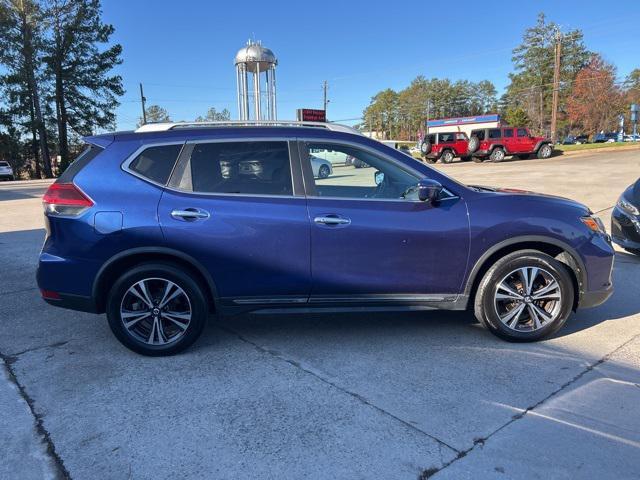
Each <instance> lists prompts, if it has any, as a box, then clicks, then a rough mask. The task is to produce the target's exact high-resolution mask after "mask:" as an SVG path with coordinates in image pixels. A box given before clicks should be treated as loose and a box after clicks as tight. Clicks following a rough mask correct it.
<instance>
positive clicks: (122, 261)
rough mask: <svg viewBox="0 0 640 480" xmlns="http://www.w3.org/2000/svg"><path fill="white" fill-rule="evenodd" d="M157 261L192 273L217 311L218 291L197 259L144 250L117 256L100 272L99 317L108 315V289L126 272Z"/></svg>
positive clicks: (97, 288) (97, 286)
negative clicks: (171, 264) (137, 266)
mask: <svg viewBox="0 0 640 480" xmlns="http://www.w3.org/2000/svg"><path fill="white" fill-rule="evenodd" d="M153 261H165V262H171V263H174V264H177V265H178V266H180V267H182V268H184V269H186V270H188V271H189V272H190V273H191V274H192V275H193V276H194V278H195V279H196V280H197V281H198V283H200V284H201V285H202V287H203V288H204V294H205V296H206V298H207V303H208V305H209V309H210V311H212V312H214V311H215V310H216V306H217V302H218V298H219V297H218V290H217V288H216V285H215V283H214V281H213V279H212V278H211V275H210V274H209V272H207V270H206V269H205V268H204V267H203V266H202V265H201V264H200V263H199V262H198V261H197V260H196V259H194V258H193V257H191V256H190V255H187V254H186V253H183V252H181V251H179V250H174V249H171V248H166V247H140V248H133V249H130V250H125V251H123V252H120V253H117V254H116V255H114V256H113V257H111V258H110V259H109V260H107V261H106V262H105V263H104V265H102V267H101V268H100V270H99V271H98V273H97V275H96V278H95V280H94V282H93V287H92V297H93V299H94V302H95V305H96V308H97V311H98V313H102V312H104V311H105V305H106V299H107V294H108V286H109V285H110V284H112V283H113V282H114V281H115V280H116V279H117V278H118V277H119V276H120V275H122V273H124V272H125V271H126V270H128V269H130V268H132V267H134V266H136V265H139V264H141V263H148V262H153Z"/></svg>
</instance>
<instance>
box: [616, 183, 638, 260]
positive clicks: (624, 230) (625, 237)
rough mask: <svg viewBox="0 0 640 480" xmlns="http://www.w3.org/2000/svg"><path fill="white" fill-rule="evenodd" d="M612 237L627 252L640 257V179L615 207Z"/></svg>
mask: <svg viewBox="0 0 640 480" xmlns="http://www.w3.org/2000/svg"><path fill="white" fill-rule="evenodd" d="M611 237H612V239H613V242H614V243H617V244H618V245H620V246H621V247H622V248H624V249H625V250H627V251H629V252H631V253H634V254H636V255H640V178H639V179H638V180H636V182H635V183H634V184H633V185H630V186H629V187H628V188H627V189H626V190H625V191H624V192H622V195H620V198H618V201H617V203H616V206H615V207H613V212H611Z"/></svg>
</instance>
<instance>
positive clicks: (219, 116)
mask: <svg viewBox="0 0 640 480" xmlns="http://www.w3.org/2000/svg"><path fill="white" fill-rule="evenodd" d="M227 120H231V112H229V110H227V109H226V108H225V109H223V110H222V111H220V112H218V111H217V110H216V109H215V107H211V108H210V109H209V110H208V111H207V114H206V115H205V116H204V117H197V118H196V122H224V121H227Z"/></svg>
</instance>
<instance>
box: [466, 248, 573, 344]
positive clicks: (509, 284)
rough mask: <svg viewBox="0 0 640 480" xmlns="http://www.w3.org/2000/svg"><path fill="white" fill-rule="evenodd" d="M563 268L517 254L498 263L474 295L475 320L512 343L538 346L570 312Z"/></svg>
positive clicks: (528, 253)
mask: <svg viewBox="0 0 640 480" xmlns="http://www.w3.org/2000/svg"><path fill="white" fill-rule="evenodd" d="M573 300H574V289H573V282H572V281H571V277H570V274H569V272H568V271H567V267H565V266H564V265H563V264H562V263H560V262H559V261H557V260H556V259H554V258H553V257H551V256H549V255H546V254H544V253H542V252H538V251H535V250H521V251H518V252H514V253H511V254H509V255H507V256H505V257H503V258H501V259H500V260H498V261H497V262H496V263H495V264H494V265H493V266H492V267H491V268H490V269H489V270H488V271H487V273H486V274H485V275H484V277H483V278H482V280H481V282H480V285H479V286H478V291H477V293H476V297H475V302H474V310H475V315H476V318H477V319H478V320H479V321H480V322H481V323H482V324H483V325H484V326H485V327H486V328H487V329H488V330H489V331H490V332H491V333H493V334H494V335H497V336H498V337H500V338H502V339H504V340H508V341H512V342H531V341H535V340H540V339H542V338H545V337H547V336H549V335H552V334H553V333H555V332H557V331H558V330H559V329H560V328H562V326H563V325H564V324H565V322H566V321H567V319H568V318H569V315H570V314H571V309H572V308H573Z"/></svg>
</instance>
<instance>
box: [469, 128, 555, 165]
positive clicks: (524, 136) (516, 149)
mask: <svg viewBox="0 0 640 480" xmlns="http://www.w3.org/2000/svg"><path fill="white" fill-rule="evenodd" d="M469 153H470V154H472V155H473V161H474V162H482V161H485V160H489V161H491V162H501V161H502V160H504V158H505V156H507V155H517V156H518V158H520V159H521V160H525V159H527V158H529V157H530V156H531V155H532V154H533V155H536V156H537V157H538V158H549V157H550V156H551V154H552V153H553V146H552V145H551V140H549V139H548V138H545V137H534V136H533V135H531V133H530V132H529V129H528V128H524V127H500V128H482V129H478V130H472V131H471V138H470V139H469Z"/></svg>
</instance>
